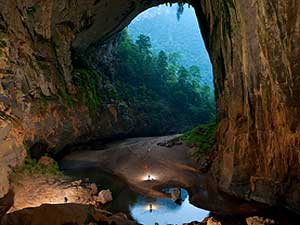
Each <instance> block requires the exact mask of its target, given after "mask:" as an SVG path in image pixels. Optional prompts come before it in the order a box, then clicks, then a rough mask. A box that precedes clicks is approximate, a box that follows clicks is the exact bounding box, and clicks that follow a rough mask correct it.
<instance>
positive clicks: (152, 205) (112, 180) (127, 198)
mask: <svg viewBox="0 0 300 225" xmlns="http://www.w3.org/2000/svg"><path fill="white" fill-rule="evenodd" d="M64 172H65V174H66V175H69V176H72V177H76V178H78V179H85V178H89V180H90V182H94V183H96V184H97V186H98V189H99V190H102V189H110V190H111V191H112V194H113V201H112V202H111V203H109V204H106V205H104V206H103V209H106V210H109V211H112V212H114V213H117V212H125V213H128V214H131V216H132V218H133V219H135V220H136V221H137V222H138V223H141V224H144V225H155V224H156V223H158V224H159V225H167V224H178V225H179V224H180V225H181V224H183V223H187V222H192V221H202V220H203V219H204V218H205V217H206V216H208V214H209V212H208V211H205V210H203V209H199V208H197V207H195V206H193V205H192V204H190V202H189V196H188V192H187V191H186V190H185V189H180V198H179V199H178V200H177V201H176V202H174V201H172V200H171V199H166V198H149V197H146V196H143V195H139V194H137V193H135V192H133V191H131V190H130V189H129V188H128V187H127V186H126V184H125V183H123V182H122V181H120V180H119V179H118V178H117V177H114V176H112V175H111V174H108V173H105V172H103V171H99V169H98V168H79V169H72V170H65V171H64ZM145 178H146V179H147V180H148V175H146V177H145ZM151 178H155V176H154V175H152V174H151V176H150V179H151ZM172 191H173V189H172V188H169V189H165V190H164V192H165V193H169V194H170V195H171V193H172Z"/></svg>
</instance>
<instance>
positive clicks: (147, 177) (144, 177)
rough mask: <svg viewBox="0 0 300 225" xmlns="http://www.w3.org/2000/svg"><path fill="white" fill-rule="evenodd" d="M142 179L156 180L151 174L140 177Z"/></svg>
mask: <svg viewBox="0 0 300 225" xmlns="http://www.w3.org/2000/svg"><path fill="white" fill-rule="evenodd" d="M142 180H144V181H152V180H157V178H156V176H154V175H153V174H147V175H146V176H143V177H142Z"/></svg>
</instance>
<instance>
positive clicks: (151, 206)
mask: <svg viewBox="0 0 300 225" xmlns="http://www.w3.org/2000/svg"><path fill="white" fill-rule="evenodd" d="M144 209H145V211H149V212H152V211H154V210H158V209H159V206H158V205H157V204H154V203H149V204H147V205H145V206H144Z"/></svg>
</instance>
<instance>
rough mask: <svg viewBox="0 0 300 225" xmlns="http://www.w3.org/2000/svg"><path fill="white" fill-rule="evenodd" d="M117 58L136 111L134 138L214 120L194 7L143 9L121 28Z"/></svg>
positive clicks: (119, 76) (120, 80) (118, 76)
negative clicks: (127, 24) (125, 26)
mask: <svg viewBox="0 0 300 225" xmlns="http://www.w3.org/2000/svg"><path fill="white" fill-rule="evenodd" d="M114 58H115V61H114V64H115V66H114V69H115V71H114V75H113V79H114V83H116V84H117V86H116V87H117V89H118V91H117V92H118V93H119V97H120V98H121V99H122V100H123V101H124V102H126V104H127V105H128V106H129V108H131V109H133V111H135V113H136V115H137V118H136V121H135V123H136V128H135V130H134V131H133V133H132V135H133V136H159V135H167V134H175V133H183V132H186V131H188V130H190V129H192V128H194V127H196V126H197V125H199V124H206V123H211V122H214V121H215V102H214V99H215V98H214V84H213V72H212V64H211V62H210V58H209V55H208V52H207V50H206V47H205V44H204V41H203V38H202V35H201V32H200V29H199V25H198V21H197V17H196V14H195V11H194V8H193V7H190V6H188V5H183V4H178V5H177V4H173V5H171V6H169V5H160V6H156V7H153V8H150V9H148V10H145V11H144V12H142V13H141V14H139V15H138V16H137V17H136V18H135V19H134V20H133V21H132V22H131V23H130V24H129V26H128V27H127V28H125V30H123V31H122V32H121V35H120V38H119V40H118V44H117V48H116V51H115V52H114Z"/></svg>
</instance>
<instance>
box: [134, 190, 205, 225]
mask: <svg viewBox="0 0 300 225" xmlns="http://www.w3.org/2000/svg"><path fill="white" fill-rule="evenodd" d="M181 199H182V202H181V203H180V204H179V203H175V202H173V201H172V200H171V199H167V198H148V197H145V196H141V195H140V196H138V198H137V200H136V202H134V203H133V204H132V205H130V214H131V216H132V217H133V219H134V220H136V221H137V222H139V223H141V224H145V225H154V224H155V223H158V224H159V225H166V224H178V225H179V224H183V223H187V222H192V221H202V220H203V219H204V218H205V217H207V216H208V213H209V212H208V211H205V210H203V209H199V208H197V207H195V206H193V205H192V204H191V203H190V202H189V196H188V192H187V191H186V190H185V189H181Z"/></svg>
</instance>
